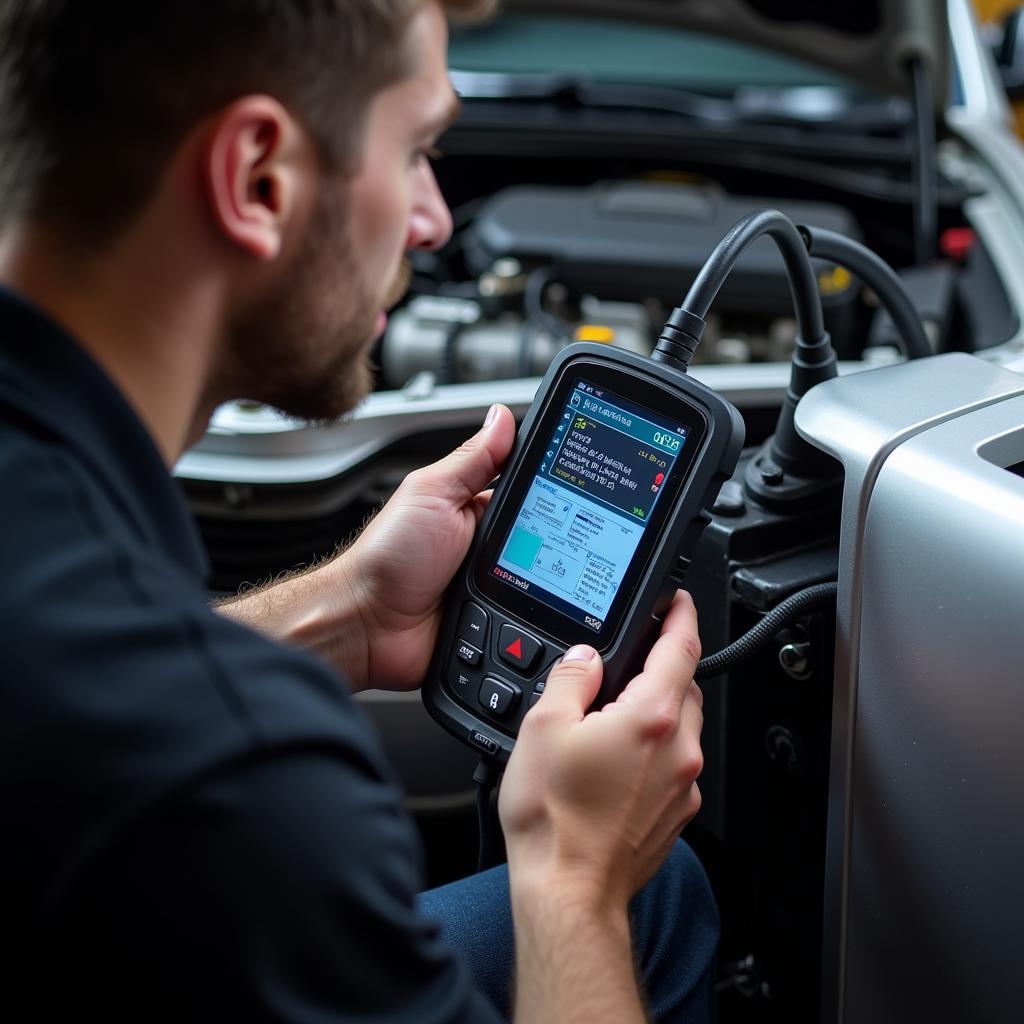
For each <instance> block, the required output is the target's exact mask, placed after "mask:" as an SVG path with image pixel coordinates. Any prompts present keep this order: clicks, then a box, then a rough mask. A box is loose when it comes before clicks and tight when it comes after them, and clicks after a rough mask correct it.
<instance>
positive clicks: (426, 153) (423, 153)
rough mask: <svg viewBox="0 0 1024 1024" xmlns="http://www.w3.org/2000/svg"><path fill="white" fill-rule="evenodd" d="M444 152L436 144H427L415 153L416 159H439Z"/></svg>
mask: <svg viewBox="0 0 1024 1024" xmlns="http://www.w3.org/2000/svg"><path fill="white" fill-rule="evenodd" d="M442 156H444V154H443V153H442V152H441V150H440V149H438V148H437V146H427V147H426V148H425V149H421V150H419V152H417V154H416V159H417V160H440V159H441V157H442Z"/></svg>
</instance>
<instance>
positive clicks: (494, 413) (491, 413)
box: [484, 405, 498, 427]
mask: <svg viewBox="0 0 1024 1024" xmlns="http://www.w3.org/2000/svg"><path fill="white" fill-rule="evenodd" d="M497 418H498V407H497V406H496V405H492V406H491V407H490V409H488V410H487V419H485V420H484V426H485V427H489V426H490V425H491V424H492V423H493V422H494V421H495V420H496V419H497Z"/></svg>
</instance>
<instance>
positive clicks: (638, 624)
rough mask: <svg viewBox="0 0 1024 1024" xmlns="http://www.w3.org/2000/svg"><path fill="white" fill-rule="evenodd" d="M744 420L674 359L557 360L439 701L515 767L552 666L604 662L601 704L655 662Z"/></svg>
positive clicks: (459, 614)
mask: <svg viewBox="0 0 1024 1024" xmlns="http://www.w3.org/2000/svg"><path fill="white" fill-rule="evenodd" d="M743 436H744V430H743V421H742V420H741V418H740V415H739V413H738V412H737V411H736V409H735V408H734V407H733V406H732V405H730V404H729V403H728V402H727V401H726V400H725V399H723V398H722V397H721V396H719V395H717V394H715V393H714V392H713V391H711V390H710V389H709V388H707V387H705V386H704V385H702V384H700V383H698V382H697V381H695V380H693V379H692V378H691V377H689V376H688V375H687V374H686V373H685V372H683V371H682V370H680V369H677V368H675V367H673V366H670V365H665V364H662V363H656V362H654V361H652V360H650V359H645V358H644V357H642V356H638V355H635V354H633V353H631V352H625V351H622V350H617V349H610V348H607V347H604V346H599V345H593V344H577V345H570V346H569V347H567V348H566V349H564V350H563V351H562V352H561V353H560V355H559V356H558V357H556V359H555V361H554V362H553V363H552V365H551V367H550V368H549V370H548V372H547V374H546V376H545V377H544V380H543V381H542V382H541V386H540V388H539V389H538V391H537V396H536V398H535V399H534V402H533V405H532V406H531V407H530V410H529V412H528V413H527V415H526V418H525V420H524V421H523V424H522V427H521V428H520V430H519V434H518V436H517V439H516V444H515V448H514V450H513V452H512V454H511V455H510V457H509V461H508V464H507V468H506V470H505V472H504V474H503V476H502V478H501V480H500V482H499V483H498V485H497V487H496V488H495V492H494V497H493V498H492V500H491V502H490V505H489V506H488V508H487V511H486V512H485V514H484V517H483V519H482V521H481V523H480V526H479V529H478V530H477V534H476V538H475V540H474V542H473V545H472V547H471V549H470V552H469V554H468V556H467V558H466V560H465V562H464V563H463V565H462V567H461V569H460V570H459V572H458V573H457V574H456V577H455V579H454V581H453V583H452V586H451V589H450V591H449V594H448V598H447V614H446V617H445V619H444V621H443V623H442V626H441V631H440V634H439V640H438V646H437V649H436V651H435V654H434V658H433V661H432V663H431V666H430V670H429V674H428V677H427V679H426V681H425V683H424V686H423V699H424V702H425V704H426V706H427V709H428V711H429V712H430V714H431V715H433V717H434V718H435V719H437V720H438V721H439V722H440V723H441V724H442V725H443V726H444V727H445V728H447V729H448V730H449V731H450V732H452V733H454V734H455V735H456V736H458V737H459V738H460V739H462V740H463V741H465V742H467V743H469V744H470V745H472V746H474V747H475V748H477V749H478V750H479V751H480V752H481V753H483V754H485V755H488V756H490V757H493V758H495V759H497V760H498V761H504V760H505V759H507V757H508V755H509V753H510V752H511V750H512V746H513V744H514V741H515V736H516V733H517V731H518V728H519V724H520V722H521V721H522V719H523V716H524V715H525V714H526V713H527V712H528V711H529V709H530V708H531V707H532V706H533V705H534V704H535V703H536V702H537V700H538V699H539V697H540V693H541V692H542V691H543V687H544V680H545V679H546V677H547V673H548V671H549V670H550V668H551V666H552V664H553V662H554V661H555V660H556V659H557V658H559V657H560V656H561V655H562V654H563V653H564V652H565V651H566V649H567V648H569V647H570V646H572V645H573V644H577V643H587V644H590V645H592V646H593V647H595V648H597V650H598V651H599V652H600V653H601V656H602V658H603V660H604V680H603V683H602V687H601V691H600V693H599V695H598V698H597V701H596V702H595V707H597V706H601V705H602V704H604V703H607V702H608V701H609V700H613V699H614V698H615V697H616V696H617V695H618V693H619V692H620V691H621V690H622V688H623V687H624V686H625V684H626V683H627V682H628V681H629V679H630V678H631V677H632V676H633V675H635V674H636V672H637V671H638V670H639V669H640V667H641V666H642V664H643V660H644V658H645V657H646V655H647V653H648V651H649V649H650V646H651V644H652V643H653V641H654V638H655V637H656V635H657V632H658V629H659V627H660V619H661V616H663V615H664V613H665V611H666V610H667V608H668V605H669V604H670V602H671V600H672V596H673V594H674V593H675V590H676V588H677V587H678V586H679V585H680V584H681V583H682V581H683V577H684V576H685V573H686V569H687V567H688V565H689V558H690V555H691V553H692V551H693V547H694V545H695V544H696V542H697V539H698V537H699V536H700V533H701V531H702V530H703V528H704V526H705V525H706V523H707V522H708V519H709V516H708V510H709V509H710V508H711V506H712V504H713V503H714V500H715V497H716V496H717V494H718V491H719V488H720V487H721V485H722V483H723V482H724V481H725V480H727V479H728V478H729V476H730V475H731V474H732V472H733V470H734V469H735V466H736V462H737V459H738V457H739V453H740V449H741V447H742V444H743Z"/></svg>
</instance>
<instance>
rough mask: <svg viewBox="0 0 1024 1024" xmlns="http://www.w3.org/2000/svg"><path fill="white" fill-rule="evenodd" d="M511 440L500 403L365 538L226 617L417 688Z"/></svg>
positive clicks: (235, 606)
mask: <svg viewBox="0 0 1024 1024" xmlns="http://www.w3.org/2000/svg"><path fill="white" fill-rule="evenodd" d="M514 440H515V420H514V419H513V417H512V414H511V412H509V410H508V409H506V408H505V406H503V405H495V406H493V407H492V408H491V410H490V412H489V413H488V414H487V419H486V420H485V421H484V426H483V427H482V428H481V429H480V430H479V431H478V432H477V433H476V434H474V435H473V437H471V438H469V440H468V441H466V442H465V443H464V444H463V445H461V446H460V447H459V448H458V449H457V450H456V451H454V452H452V454H451V455H449V456H448V457H447V458H444V459H442V460H441V461H440V462H435V463H434V464H433V465H430V466H425V467H424V468H423V469H419V470H417V471H416V472H414V473H410V474H409V475H408V476H407V477H406V478H405V480H404V481H403V482H402V485H401V486H400V487H399V488H398V490H397V491H396V492H395V493H394V495H393V496H392V498H391V500H390V501H389V502H388V503H387V504H386V505H385V506H384V508H383V509H382V510H381V511H380V513H379V514H378V515H377V516H376V518H375V519H374V520H373V521H372V522H371V523H370V525H369V526H368V527H367V528H366V529H365V530H364V531H363V533H362V535H361V536H360V537H359V539H358V540H357V541H356V542H355V543H354V544H353V545H352V546H351V547H350V548H349V549H348V550H347V551H345V552H344V553H343V554H341V555H339V556H338V557H337V558H335V559H333V560H332V561H330V562H327V563H326V564H325V565H322V566H320V567H319V568H317V569H314V570H313V571H311V572H308V573H305V574H303V575H301V576H297V577H294V578H292V579H289V580H285V581H284V582H281V583H278V584H276V585H274V586H272V587H269V588H267V589H266V590H263V591H259V592H257V593H254V594H250V595H246V596H245V597H243V598H241V599H240V600H237V601H233V602H229V603H228V604H225V605H222V606H221V607H220V609H219V610H220V611H221V612H222V613H224V614H225V615H228V616H230V617H232V618H235V619H238V620H239V621H243V622H245V623H246V624H247V625H250V626H252V627H253V628H254V629H258V630H260V631H261V632H264V633H267V634H269V635H271V636H273V637H275V638H276V639H280V640H284V641H286V642H289V643H294V644H297V645H299V646H303V647H308V648H311V649H313V650H316V651H317V652H318V653H320V654H321V655H322V656H323V657H325V658H327V659H328V660H329V661H331V662H333V663H334V664H335V665H336V666H337V667H338V669H340V670H341V671H342V672H343V673H344V674H345V675H346V676H347V678H348V679H349V681H350V682H351V684H352V688H353V689H354V690H363V689H366V688H367V687H371V686H374V687H383V688H386V689H392V690H403V689H413V688H415V687H417V686H419V685H420V683H421V682H422V681H423V677H424V675H425V674H426V670H427V665H428V664H429V661H430V656H431V654H432V652H433V650H434V644H435V642H436V640H437V633H438V628H439V626H440V622H441V606H442V597H443V595H444V591H445V589H446V588H447V586H448V584H449V582H450V581H451V579H452V577H453V576H454V575H455V571H456V570H457V569H458V567H459V566H460V565H461V564H462V560H463V559H464V558H465V556H466V552H467V551H468V550H469V545H470V542H471V541H472V539H473V534H474V532H475V530H476V527H477V524H478V523H479V521H480V516H481V515H482V514H483V510H484V508H486V505H487V501H488V498H489V494H487V493H481V492H483V489H484V488H485V487H486V486H487V484H488V482H489V481H491V480H492V479H494V477H495V476H496V475H497V474H498V472H499V471H500V469H501V467H502V465H503V464H504V462H505V459H506V458H508V454H509V452H510V451H511V450H512V443H513V441H514Z"/></svg>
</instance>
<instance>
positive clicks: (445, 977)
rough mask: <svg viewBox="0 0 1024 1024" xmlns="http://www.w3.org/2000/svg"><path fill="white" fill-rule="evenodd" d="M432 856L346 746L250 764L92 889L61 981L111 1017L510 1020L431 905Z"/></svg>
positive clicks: (111, 859) (89, 883) (169, 813)
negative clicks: (447, 940) (69, 971)
mask: <svg viewBox="0 0 1024 1024" xmlns="http://www.w3.org/2000/svg"><path fill="white" fill-rule="evenodd" d="M418 858H419V852H418V847H417V845H416V843H415V840H414V837H413V835H412V829H411V826H410V823H409V821H408V819H407V817H406V815H405V813H404V811H403V810H402V808H401V806H400V804H399V802H398V801H397V799H396V795H395V791H394V789H393V788H392V787H391V786H389V785H387V784H386V783H385V782H382V781H379V780H376V779H372V778H368V777H367V776H366V775H365V774H362V773H361V772H358V771H356V770H355V769H354V767H353V765H352V764H351V763H350V761H349V760H348V759H347V758H346V756H345V751H344V750H340V751H339V750H334V749H331V748H330V747H329V746H324V747H322V748H320V747H313V748H300V749H296V750H290V751H276V752H273V753H267V752H264V753H262V754H258V755H252V756H249V757H247V758H246V759H245V760H244V761H243V762H241V763H239V764H237V765H234V766H232V767H229V768H226V769H221V770H219V771H218V772H216V773H215V774H213V775H212V776H210V777H208V778H206V779H205V780H203V781H202V782H200V783H198V784H196V785H193V786H192V787H191V788H190V790H189V791H188V792H186V793H183V794H181V795H179V796H177V797H175V798H173V799H171V800H168V801H166V802H165V804H164V805H163V806H161V807H160V808H159V809H157V810H154V811H152V812H151V813H150V815H149V817H148V820H146V821H145V822H143V823H141V824H139V825H137V826H136V827H135V828H134V829H133V830H132V832H131V833H130V834H129V835H128V836H126V837H125V838H124V839H123V840H122V841H121V842H119V843H118V844H117V847H116V848H115V849H113V850H111V851H108V852H107V853H106V854H104V855H103V856H101V858H99V860H98V861H97V862H96V864H95V865H94V867H93V868H92V869H91V870H90V871H88V872H86V873H85V874H84V875H83V876H82V877H81V878H80V879H79V881H78V884H77V885H76V889H75V893H74V895H73V897H72V898H71V901H70V904H69V906H68V907H67V912H66V914H64V915H62V916H61V917H62V925H61V927H60V929H59V930H60V932H61V934H60V936H59V939H58V941H57V945H58V946H59V945H60V944H67V946H68V947H69V948H68V949H66V950H64V951H63V952H64V954H65V955H64V956H62V957H61V959H63V960H65V962H70V963H74V964H77V968H76V971H75V974H76V977H74V978H73V979H67V981H66V982H65V983H64V985H63V986H62V988H63V989H64V990H65V991H67V992H73V993H74V1001H75V1002H76V1003H77V1005H78V1006H81V1005H83V1004H84V1005H89V1004H90V1003H92V1004H94V1005H95V1006H96V1007H97V1008H98V1009H100V1010H101V1014H102V1016H103V1017H104V1018H105V1019H107V1020H113V1019H116V1020H120V1019H122V1018H124V1019H132V1020H149V1021H158V1020H172V1019H173V1020H177V1021H181V1020H190V1021H199V1020H218V1021H225V1020H253V1021H255V1020H275V1021H296V1022H299V1021H301V1022H303V1024H314V1022H335V1021H360V1022H364V1021H365V1022H370V1021H373V1022H388V1024H391V1022H395V1024H397V1022H409V1024H412V1022H416V1024H434V1022H437V1024H440V1022H493V1021H497V1020H499V1019H500V1018H499V1016H498V1014H497V1012H496V1011H495V1009H494V1007H493V1005H492V1004H491V1003H490V1002H489V1001H488V1000H487V999H486V997H485V996H484V995H482V994H481V993H479V992H478V991H476V990H475V989H474V988H473V982H472V977H471V974H470V972H469V970H468V968H467V966H466V965H465V964H464V963H463V962H462V961H461V960H460V959H459V957H458V956H457V955H456V953H455V952H454V951H453V950H452V949H451V948H449V947H448V946H446V945H445V944H444V943H443V942H442V940H441V939H440V938H439V935H438V928H437V925H436V924H435V923H434V922H433V921H432V920H430V919H428V918H426V917H424V916H423V915H422V914H421V913H420V912H419V911H418V910H417V907H416V899H415V897H416V890H417V888H418V886H419V877H420V870H419V862H418ZM102 1008H106V1010H107V1012H103V1009H102Z"/></svg>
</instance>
